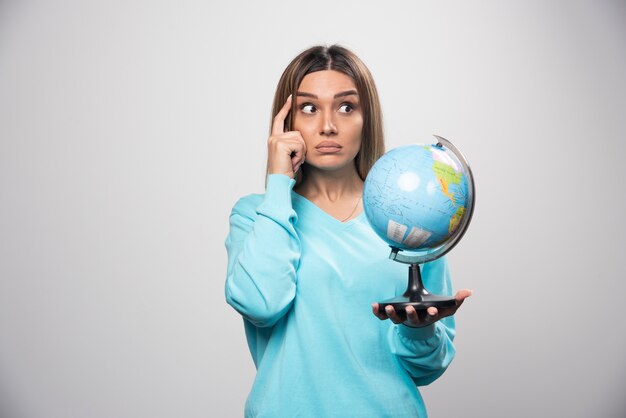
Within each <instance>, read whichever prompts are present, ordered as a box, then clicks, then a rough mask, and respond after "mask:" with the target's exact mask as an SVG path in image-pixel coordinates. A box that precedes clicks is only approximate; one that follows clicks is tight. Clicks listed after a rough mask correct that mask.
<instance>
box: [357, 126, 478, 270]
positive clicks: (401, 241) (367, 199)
mask: <svg viewBox="0 0 626 418" xmlns="http://www.w3.org/2000/svg"><path fill="white" fill-rule="evenodd" d="M436 138H437V139H438V142H437V143H436V144H418V145H406V146H402V147H398V148H395V149H393V150H391V151H389V152H387V153H386V154H385V155H383V156H382V157H381V158H380V159H378V161H377V162H376V163H375V164H374V166H373V167H372V169H371V170H370V172H369V174H368V175H367V178H366V180H365V185H364V188H363V206H364V209H365V215H366V216H367V219H368V221H369V223H370V225H371V226H372V228H373V229H374V231H375V232H376V233H377V234H378V235H379V236H380V237H381V238H382V239H383V240H385V241H386V242H387V243H388V244H389V245H390V246H391V247H392V248H393V249H395V250H396V251H399V250H408V251H413V252H415V254H413V256H414V257H417V259H416V260H417V261H418V262H420V263H423V262H426V261H430V260H433V259H435V258H438V257H441V256H442V255H443V254H444V253H445V252H447V251H449V250H450V249H451V248H452V246H454V244H456V242H458V239H460V237H461V235H462V234H463V232H464V230H465V229H466V228H467V226H468V224H469V220H470V218H471V215H472V211H473V207H474V184H473V177H472V174H471V170H470V168H469V166H468V164H467V162H466V160H465V158H464V157H463V155H462V154H461V153H460V152H459V151H458V149H456V148H455V147H454V146H453V145H452V144H451V143H450V142H449V141H447V140H445V139H444V138H441V137H436Z"/></svg>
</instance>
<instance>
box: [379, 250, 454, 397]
mask: <svg viewBox="0 0 626 418" xmlns="http://www.w3.org/2000/svg"><path fill="white" fill-rule="evenodd" d="M422 275H423V276H424V282H425V286H426V287H427V288H428V290H429V291H431V292H433V293H436V294H441V295H451V294H452V288H451V282H450V273H449V270H448V265H447V261H446V259H445V257H443V258H440V259H438V260H436V261H433V262H430V263H426V264H425V265H424V266H423V271H422ZM454 335H455V322H454V317H451V316H449V317H446V318H444V319H442V320H439V321H437V322H435V323H434V324H431V325H427V326H425V327H422V328H412V327H408V326H406V325H393V326H392V327H390V329H389V333H388V334H387V340H388V343H389V346H390V349H391V352H392V353H393V354H395V355H396V356H397V358H398V359H399V361H400V362H401V364H402V365H403V366H404V368H405V369H406V370H407V371H408V373H409V374H410V375H411V377H412V378H413V381H414V382H415V384H416V385H417V386H424V385H428V384H429V383H432V382H433V381H434V380H435V379H437V378H438V377H439V376H441V375H442V374H443V372H445V371H446V369H447V368H448V366H449V365H450V363H451V362H452V359H453V358H454V355H455V353H456V350H455V348H454V344H452V341H453V340H454Z"/></svg>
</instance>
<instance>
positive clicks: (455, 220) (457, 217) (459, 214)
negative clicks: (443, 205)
mask: <svg viewBox="0 0 626 418" xmlns="http://www.w3.org/2000/svg"><path fill="white" fill-rule="evenodd" d="M464 214H465V206H459V208H458V209H457V210H456V213H455V214H454V215H452V217H451V218H450V225H449V226H448V234H452V233H453V232H454V231H455V230H456V228H457V227H458V226H459V224H460V223H461V219H463V215H464Z"/></svg>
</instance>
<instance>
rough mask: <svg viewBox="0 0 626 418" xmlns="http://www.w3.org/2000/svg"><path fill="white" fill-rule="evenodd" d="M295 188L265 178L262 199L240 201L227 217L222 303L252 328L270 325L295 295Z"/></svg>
mask: <svg viewBox="0 0 626 418" xmlns="http://www.w3.org/2000/svg"><path fill="white" fill-rule="evenodd" d="M294 184H295V181H294V180H292V179H290V178H289V177H287V176H285V175H279V174H275V175H270V176H268V179H267V187H266V192H265V195H264V197H263V198H262V199H254V198H253V196H248V197H244V198H242V199H240V200H239V201H238V202H237V204H235V207H234V208H233V210H232V213H231V215H230V231H229V234H228V237H227V238H226V250H227V252H228V268H227V273H226V289H225V290H226V300H227V302H228V303H229V304H230V305H231V306H232V307H233V308H235V309H236V310H237V311H238V312H239V313H241V315H243V317H244V318H246V319H247V320H248V321H250V322H251V323H252V324H254V325H255V326H257V327H269V326H272V325H274V324H275V323H276V322H277V321H278V320H279V319H280V318H281V317H282V316H283V315H284V314H285V313H286V312H287V311H288V310H289V308H290V307H291V305H292V302H293V299H294V297H295V292H296V269H297V266H298V263H299V260H300V241H299V238H298V235H297V233H296V231H295V229H294V225H295V222H296V220H297V215H296V213H295V211H294V210H293V207H292V203H291V189H292V188H293V185H294ZM257 197H258V196H257Z"/></svg>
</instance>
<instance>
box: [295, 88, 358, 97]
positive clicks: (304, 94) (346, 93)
mask: <svg viewBox="0 0 626 418" xmlns="http://www.w3.org/2000/svg"><path fill="white" fill-rule="evenodd" d="M358 95H359V94H358V93H357V92H356V90H346V91H342V92H341V93H337V94H335V95H334V96H333V98H334V99H337V98H339V97H345V96H358ZM296 96H302V97H310V98H312V99H317V98H318V97H317V95H315V94H313V93H307V92H305V91H299V92H296Z"/></svg>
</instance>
